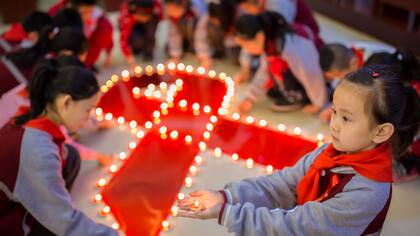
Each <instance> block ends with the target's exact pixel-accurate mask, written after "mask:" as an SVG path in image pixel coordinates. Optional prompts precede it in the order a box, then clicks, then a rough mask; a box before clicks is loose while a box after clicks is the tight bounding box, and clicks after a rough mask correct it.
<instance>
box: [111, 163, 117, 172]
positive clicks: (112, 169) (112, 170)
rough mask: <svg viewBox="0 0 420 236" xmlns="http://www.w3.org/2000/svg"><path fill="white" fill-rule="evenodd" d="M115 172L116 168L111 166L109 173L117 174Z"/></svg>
mask: <svg viewBox="0 0 420 236" xmlns="http://www.w3.org/2000/svg"><path fill="white" fill-rule="evenodd" d="M117 170H118V167H117V166H116V165H111V166H110V167H109V172H111V173H115V172H117Z"/></svg>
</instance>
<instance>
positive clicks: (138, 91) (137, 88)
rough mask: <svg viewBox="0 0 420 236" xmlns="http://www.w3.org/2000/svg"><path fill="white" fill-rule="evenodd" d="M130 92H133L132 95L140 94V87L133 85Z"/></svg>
mask: <svg viewBox="0 0 420 236" xmlns="http://www.w3.org/2000/svg"><path fill="white" fill-rule="evenodd" d="M132 92H133V95H134V96H139V95H140V88H139V87H134V88H133V90H132Z"/></svg>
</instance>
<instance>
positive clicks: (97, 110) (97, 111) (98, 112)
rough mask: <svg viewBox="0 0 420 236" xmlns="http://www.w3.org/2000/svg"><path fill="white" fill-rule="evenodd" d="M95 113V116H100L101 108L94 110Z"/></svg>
mask: <svg viewBox="0 0 420 236" xmlns="http://www.w3.org/2000/svg"><path fill="white" fill-rule="evenodd" d="M95 113H96V115H97V116H100V115H102V108H100V107H98V108H96V110H95Z"/></svg>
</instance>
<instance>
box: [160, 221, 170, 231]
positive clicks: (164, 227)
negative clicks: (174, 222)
mask: <svg viewBox="0 0 420 236" xmlns="http://www.w3.org/2000/svg"><path fill="white" fill-rule="evenodd" d="M169 226H170V224H169V222H168V221H166V220H164V221H162V231H168V230H169Z"/></svg>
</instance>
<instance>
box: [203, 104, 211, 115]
mask: <svg viewBox="0 0 420 236" xmlns="http://www.w3.org/2000/svg"><path fill="white" fill-rule="evenodd" d="M203 111H204V113H210V112H211V107H210V106H209V105H206V106H204V108H203Z"/></svg>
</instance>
